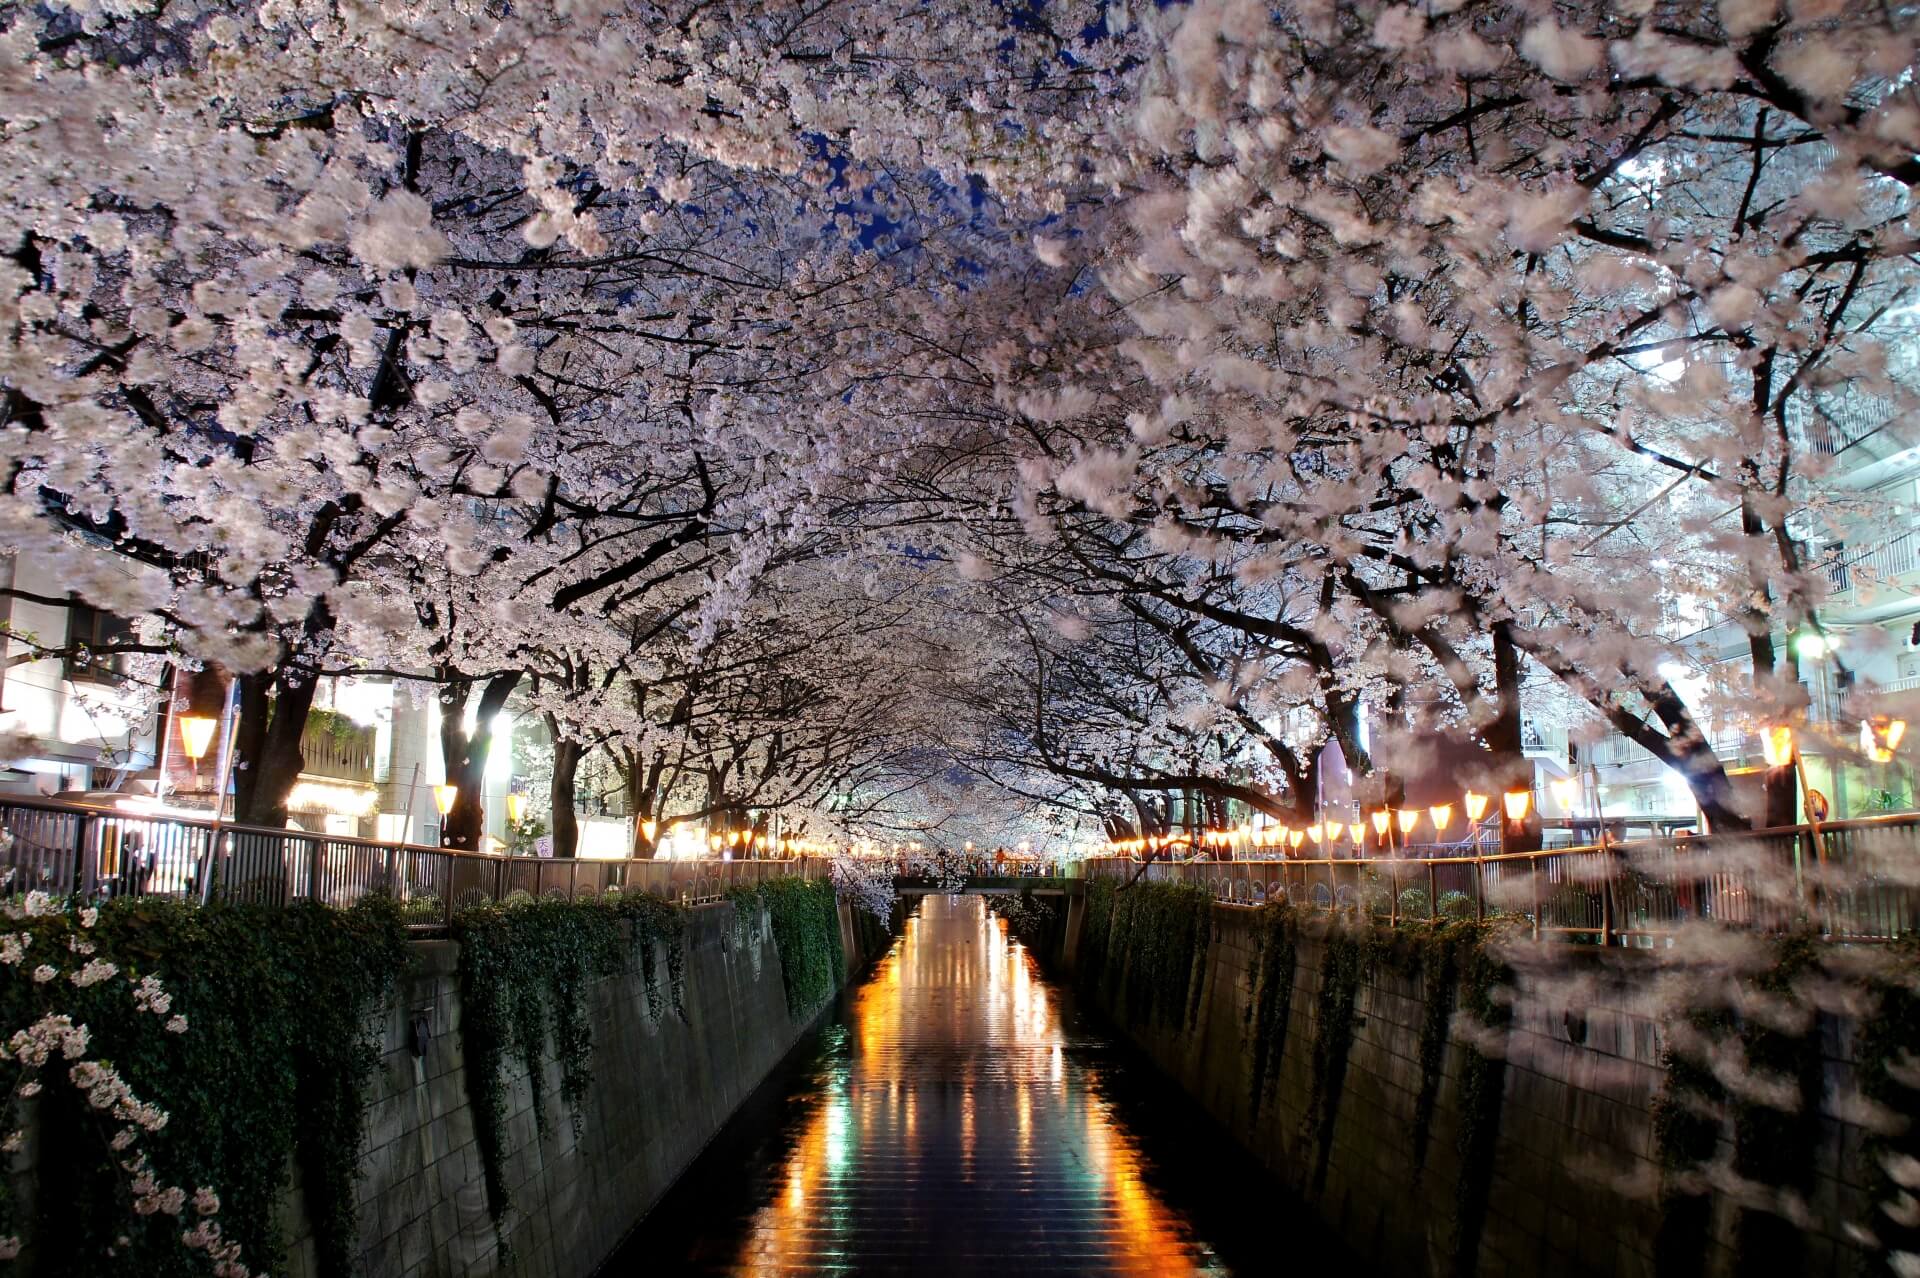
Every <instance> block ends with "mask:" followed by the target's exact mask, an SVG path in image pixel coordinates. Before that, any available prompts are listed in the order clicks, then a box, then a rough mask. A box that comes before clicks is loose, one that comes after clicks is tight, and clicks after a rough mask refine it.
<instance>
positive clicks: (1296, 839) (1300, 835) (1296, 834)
mask: <svg viewBox="0 0 1920 1278" xmlns="http://www.w3.org/2000/svg"><path fill="white" fill-rule="evenodd" d="M1306 837H1307V832H1306V831H1305V830H1292V831H1289V832H1288V834H1287V843H1288V845H1289V846H1291V847H1294V848H1298V847H1299V846H1300V845H1301V843H1303V842H1305V840H1306Z"/></svg>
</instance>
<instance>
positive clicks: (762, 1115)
mask: <svg viewBox="0 0 1920 1278" xmlns="http://www.w3.org/2000/svg"><path fill="white" fill-rule="evenodd" d="M849 1002H850V1007H849V1008H848V1009H847V1011H846V1013H845V1015H844V1016H843V1017H842V1019H841V1020H839V1021H838V1022H836V1023H835V1024H834V1025H833V1026H831V1027H830V1028H829V1029H828V1030H827V1031H826V1033H825V1034H823V1035H822V1037H821V1041H820V1042H819V1044H818V1046H817V1048H816V1049H815V1051H814V1052H813V1054H812V1055H811V1056H810V1058H809V1059H807V1060H806V1062H805V1064H804V1073H803V1074H802V1076H801V1077H800V1078H799V1080H798V1081H797V1082H796V1083H795V1084H794V1085H793V1087H792V1090H791V1091H789V1090H787V1089H785V1088H781V1087H779V1086H778V1085H776V1087H775V1089H774V1090H775V1094H774V1095H773V1096H771V1097H770V1098H765V1097H763V1099H762V1101H761V1103H760V1105H759V1108H758V1110H757V1111H755V1110H754V1107H753V1106H750V1107H749V1112H747V1113H745V1114H743V1116H742V1117H741V1118H739V1119H737V1120H736V1122H735V1123H734V1124H733V1125H732V1127H731V1128H730V1129H729V1132H728V1133H726V1134H723V1135H722V1137H721V1139H720V1141H719V1142H717V1144H716V1148H715V1149H714V1150H711V1151H709V1153H708V1154H707V1155H706V1156H705V1157H703V1159H702V1161H701V1163H700V1164H699V1165H698V1166H696V1168H695V1169H694V1171H693V1172H692V1173H690V1174H689V1176H688V1177H687V1178H686V1180H684V1181H683V1182H682V1186H681V1188H680V1189H678V1190H676V1191H675V1194H674V1195H672V1196H670V1197H669V1198H668V1200H667V1201H666V1202H664V1203H663V1204H661V1205H660V1207H658V1208H656V1209H655V1211H654V1213H653V1214H652V1216H651V1217H649V1220H648V1223H647V1225H645V1226H643V1228H642V1230H641V1232H640V1234H639V1235H637V1236H636V1237H635V1238H634V1239H633V1240H632V1241H631V1242H630V1243H629V1245H628V1246H627V1247H626V1248H625V1249H624V1250H623V1251H622V1252H621V1253H620V1254H619V1255H618V1256H616V1257H615V1258H614V1260H613V1261H612V1262H611V1263H610V1264H609V1265H608V1267H607V1268H606V1270H605V1271H604V1278H627V1276H628V1275H635V1276H636V1278H637V1276H638V1275H642V1274H649V1273H676V1274H678V1273H703V1274H730V1275H731V1274H738V1275H749V1274H751V1275H763V1274H764V1275H776V1274H777V1275H796V1276H798V1275H816V1274H860V1275H867V1274H909V1273H911V1274H922V1275H932V1274H982V1275H989V1274H990V1275H995V1278H1011V1275H1015V1274H1020V1275H1026V1274H1126V1275H1140V1276H1141V1278H1148V1276H1153V1278H1160V1276H1162V1275H1179V1274H1227V1273H1240V1274H1267V1273H1272V1272H1273V1260H1272V1256H1273V1248H1274V1247H1275V1246H1276V1244H1277V1240H1278V1239H1279V1238H1282V1237H1284V1238H1285V1239H1286V1248H1287V1252H1288V1255H1289V1257H1290V1260H1291V1262H1293V1263H1297V1265H1298V1266H1299V1267H1301V1268H1303V1269H1313V1268H1318V1267H1319V1262H1320V1261H1321V1260H1322V1259H1323V1258H1324V1259H1332V1257H1331V1256H1323V1253H1325V1252H1326V1251H1327V1250H1328V1247H1327V1244H1325V1243H1323V1242H1322V1241H1321V1239H1322V1237H1323V1235H1321V1233H1320V1232H1319V1228H1318V1226H1315V1225H1311V1224H1309V1223H1307V1222H1306V1221H1305V1220H1304V1219H1302V1218H1299V1217H1296V1216H1295V1215H1294V1214H1293V1213H1291V1212H1290V1211H1289V1210H1288V1208H1287V1205H1286V1201H1285V1200H1284V1199H1283V1198H1282V1196H1281V1192H1280V1191H1279V1190H1278V1189H1277V1188H1275V1187H1274V1186H1273V1184H1272V1182H1271V1181H1269V1180H1268V1179H1267V1178H1266V1177H1265V1175H1264V1174H1263V1173H1261V1172H1260V1170H1259V1169H1258V1168H1257V1167H1255V1166H1254V1165H1253V1164H1251V1162H1250V1161H1249V1160H1248V1159H1247V1157H1246V1155H1244V1154H1243V1153H1241V1152H1240V1151H1239V1150H1238V1149H1237V1148H1235V1147H1234V1146H1232V1145H1231V1144H1229V1143H1228V1142H1227V1141H1226V1140H1225V1138H1224V1136H1222V1135H1220V1134H1219V1133H1218V1132H1217V1131H1216V1130H1215V1129H1214V1128H1213V1127H1212V1126H1211V1124H1210V1123H1209V1121H1208V1120H1207V1119H1205V1118H1204V1117H1203V1116H1201V1115H1199V1114H1198V1111H1196V1110H1194V1109H1192V1108H1190V1106H1189V1104H1188V1103H1187V1102H1186V1101H1184V1100H1183V1099H1182V1098H1180V1097H1179V1096H1178V1095H1177V1093H1174V1092H1173V1090H1172V1089H1171V1087H1169V1086H1168V1085H1167V1084H1165V1083H1164V1081H1162V1080H1160V1079H1159V1078H1158V1076H1157V1075H1151V1074H1149V1073H1147V1072H1146V1071H1147V1068H1148V1067H1146V1066H1144V1065H1141V1066H1135V1065H1133V1064H1132V1061H1133V1058H1132V1057H1131V1056H1128V1055H1125V1054H1121V1053H1119V1052H1118V1051H1117V1050H1116V1049H1115V1048H1114V1047H1113V1046H1112V1045H1111V1043H1110V1042H1109V1041H1108V1040H1107V1039H1106V1038H1105V1037H1104V1035H1102V1034H1101V1033H1099V1032H1098V1031H1097V1030H1096V1029H1094V1028H1092V1027H1090V1026H1088V1025H1086V1024H1085V1023H1083V1022H1082V1021H1080V1020H1079V1019H1078V1018H1077V1017H1076V1016H1075V1015H1074V1013H1073V1012H1072V1010H1071V1009H1070V1008H1069V1007H1068V1006H1067V1004H1066V1000H1064V999H1063V998H1062V996H1061V995H1060V994H1059V993H1058V992H1057V991H1056V990H1054V989H1053V988H1052V987H1051V986H1050V985H1049V984H1048V983H1047V982H1046V981H1045V980H1044V979H1043V978H1042V977H1041V976H1040V974H1039V972H1038V970H1037V969H1036V967H1035V966H1034V964H1033V961H1032V959H1031V958H1030V957H1029V956H1028V955H1027V953H1026V952H1025V950H1024V949H1022V947H1021V946H1020V945H1019V944H1018V942H1015V941H1012V940H1010V939H1009V938H1008V936H1007V934H1006V931H1005V928H1004V926H1003V924H1002V923H1001V922H1000V920H998V919H996V918H993V917H992V916H991V915H989V914H988V913H987V910H986V907H985V902H983V901H981V900H979V899H977V898H966V897H961V898H955V897H945V896H930V897H928V898H927V899H926V901H925V904H924V905H923V906H922V907H921V912H920V914H919V915H918V916H916V917H915V918H913V919H911V920H909V922H908V924H907V929H906V932H905V934H904V936H903V937H902V939H901V940H900V941H899V943H898V944H897V945H896V946H895V948H894V950H893V952H892V953H891V954H890V955H889V956H888V957H887V958H886V959H884V960H883V961H882V962H881V963H880V965H879V966H878V968H877V969H876V970H875V971H874V972H873V974H872V975H871V976H870V977H869V978H868V979H867V981H866V982H865V983H864V984H863V985H861V986H860V987H859V988H858V989H857V990H856V991H855V993H854V994H853V995H852V997H851V999H850V1000H849ZM1136 1068H1137V1069H1139V1070H1140V1071H1142V1073H1141V1074H1140V1075H1138V1076H1135V1075H1133V1074H1132V1073H1131V1071H1133V1070H1134V1069H1136ZM1347 1272H1349V1273H1351V1272H1353V1271H1352V1269H1351V1268H1348V1270H1347Z"/></svg>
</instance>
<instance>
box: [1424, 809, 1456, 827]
mask: <svg viewBox="0 0 1920 1278" xmlns="http://www.w3.org/2000/svg"><path fill="white" fill-rule="evenodd" d="M1427 815H1428V816H1429V817H1431V818H1433V829H1434V833H1436V834H1439V833H1441V832H1443V831H1445V830H1446V828H1447V826H1448V825H1450V824H1451V823H1452V821H1453V805H1452V804H1451V803H1436V804H1434V805H1433V806H1432V807H1430V808H1428V809H1427Z"/></svg>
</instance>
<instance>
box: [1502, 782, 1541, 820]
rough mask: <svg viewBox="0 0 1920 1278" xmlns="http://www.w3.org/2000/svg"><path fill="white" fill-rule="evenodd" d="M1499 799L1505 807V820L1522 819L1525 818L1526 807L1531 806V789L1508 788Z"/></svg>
mask: <svg viewBox="0 0 1920 1278" xmlns="http://www.w3.org/2000/svg"><path fill="white" fill-rule="evenodd" d="M1501 801H1502V803H1504V804H1505V806H1506V809H1507V820H1509V821H1524V820H1526V819H1527V809H1529V808H1531V807H1532V806H1533V791H1531V790H1509V791H1507V793H1506V794H1505V796H1503V798H1502V800H1501Z"/></svg>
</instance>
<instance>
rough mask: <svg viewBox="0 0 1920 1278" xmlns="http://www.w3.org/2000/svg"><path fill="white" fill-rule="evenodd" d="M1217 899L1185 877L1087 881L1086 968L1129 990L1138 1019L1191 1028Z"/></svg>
mask: <svg viewBox="0 0 1920 1278" xmlns="http://www.w3.org/2000/svg"><path fill="white" fill-rule="evenodd" d="M1212 909H1213V897H1212V896H1211V895H1210V894H1209V893H1208V892H1207V891H1206V889H1204V888H1199V887H1191V886H1189V885H1187V884H1184V883H1135V884H1132V885H1130V886H1128V887H1124V888H1117V887H1115V886H1114V885H1113V884H1112V883H1111V881H1108V880H1100V879H1095V880H1094V881H1093V882H1091V883H1089V884H1088V891H1087V917H1086V922H1085V925H1084V927H1083V930H1082V933H1081V945H1082V947H1083V955H1084V957H1083V958H1082V961H1081V971H1082V973H1083V974H1091V973H1094V972H1098V973H1099V975H1100V981H1101V983H1103V984H1104V985H1105V986H1106V987H1107V988H1109V989H1118V990H1120V991H1122V993H1123V1001H1124V1006H1125V1010H1126V1014H1127V1016H1128V1017H1129V1018H1130V1019H1131V1020H1133V1021H1134V1022H1135V1023H1136V1024H1142V1025H1144V1024H1147V1023H1150V1022H1151V1023H1157V1024H1161V1025H1168V1026H1185V1025H1187V1024H1188V1023H1190V1022H1191V1020H1192V1018H1193V1015H1194V1013H1195V1012H1196V1010H1197V1009H1198V1004H1199V996H1200V993H1201V989H1202V988H1203V986H1204V981H1205V977H1206V959H1207V949H1208V945H1209V943H1210V941H1211V940H1212Z"/></svg>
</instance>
